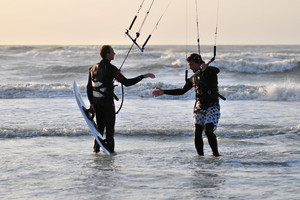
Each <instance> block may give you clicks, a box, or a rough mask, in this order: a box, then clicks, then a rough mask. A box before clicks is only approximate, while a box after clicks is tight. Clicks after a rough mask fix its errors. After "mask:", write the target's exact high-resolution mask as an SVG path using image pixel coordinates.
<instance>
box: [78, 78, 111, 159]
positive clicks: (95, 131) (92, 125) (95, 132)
mask: <svg viewBox="0 0 300 200" xmlns="http://www.w3.org/2000/svg"><path fill="white" fill-rule="evenodd" d="M73 91H74V96H75V99H76V102H77V104H78V107H79V109H80V111H81V114H82V115H83V117H84V119H85V121H86V123H87V124H88V126H89V128H90V130H91V132H92V134H93V136H94V137H95V139H96V140H97V142H98V144H100V146H101V148H102V149H103V151H104V152H105V154H106V155H111V153H110V152H109V151H108V150H107V148H106V147H105V146H104V145H103V143H102V142H101V140H104V138H103V136H102V135H101V134H100V133H99V131H98V129H97V125H96V123H95V121H94V120H93V119H89V117H88V116H87V115H86V112H85V110H87V109H88V108H87V107H86V105H85V104H84V101H83V100H82V96H81V94H80V91H79V89H78V86H77V83H76V81H74V84H73ZM99 138H100V139H101V140H100V139H99Z"/></svg>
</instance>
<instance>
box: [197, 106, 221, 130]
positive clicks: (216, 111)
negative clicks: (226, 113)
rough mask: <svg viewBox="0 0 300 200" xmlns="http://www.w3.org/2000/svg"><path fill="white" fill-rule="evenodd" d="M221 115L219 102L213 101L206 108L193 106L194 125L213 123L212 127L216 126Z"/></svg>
mask: <svg viewBox="0 0 300 200" xmlns="http://www.w3.org/2000/svg"><path fill="white" fill-rule="evenodd" d="M220 117H221V113H220V104H219V103H213V104H210V105H208V107H207V108H198V107H195V110H194V125H196V124H197V125H201V126H204V125H205V124H209V123H213V124H214V128H215V129H216V128H217V126H218V122H219V119H220Z"/></svg>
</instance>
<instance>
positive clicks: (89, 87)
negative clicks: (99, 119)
mask: <svg viewBox="0 0 300 200" xmlns="http://www.w3.org/2000/svg"><path fill="white" fill-rule="evenodd" d="M90 70H91V69H90ZM90 70H89V79H88V84H87V86H86V91H87V96H88V99H89V101H90V104H93V86H92V78H91V73H90V72H91V71H90Z"/></svg>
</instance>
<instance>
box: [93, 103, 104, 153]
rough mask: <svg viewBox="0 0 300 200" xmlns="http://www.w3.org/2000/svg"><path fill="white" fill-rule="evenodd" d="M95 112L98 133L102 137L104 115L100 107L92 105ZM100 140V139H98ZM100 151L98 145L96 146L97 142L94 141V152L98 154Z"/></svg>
mask: <svg viewBox="0 0 300 200" xmlns="http://www.w3.org/2000/svg"><path fill="white" fill-rule="evenodd" d="M94 107H95V110H96V122H97V126H98V131H99V132H100V134H101V135H102V136H103V132H104V128H105V124H104V114H103V109H102V108H101V105H99V104H95V105H94ZM99 140H100V138H99ZM99 151H100V145H99V144H98V142H97V140H96V139H94V152H96V153H98V152H99Z"/></svg>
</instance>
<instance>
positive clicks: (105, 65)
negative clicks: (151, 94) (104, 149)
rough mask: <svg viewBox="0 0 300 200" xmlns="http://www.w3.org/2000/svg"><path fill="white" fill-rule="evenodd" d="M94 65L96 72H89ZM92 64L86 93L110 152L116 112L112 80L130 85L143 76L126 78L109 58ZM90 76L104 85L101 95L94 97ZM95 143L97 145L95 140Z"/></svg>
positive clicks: (112, 149) (111, 150)
mask: <svg viewBox="0 0 300 200" xmlns="http://www.w3.org/2000/svg"><path fill="white" fill-rule="evenodd" d="M94 66H96V67H98V72H96V73H91V70H93V68H94ZM94 66H93V67H91V68H90V70H89V71H90V73H89V79H88V84H87V95H88V99H89V101H90V103H91V105H93V106H94V109H95V112H96V120H97V125H98V129H99V132H100V133H101V134H102V135H103V133H104V129H106V141H105V142H106V145H107V146H108V150H109V151H110V152H114V132H115V121H116V114H115V104H114V93H113V90H114V86H113V81H114V79H115V80H117V81H118V82H120V83H122V84H123V85H125V86H131V85H134V84H136V83H138V82H139V81H141V80H142V79H143V78H144V76H143V75H141V76H138V77H135V78H132V79H127V78H126V77H125V76H123V75H122V74H121V73H120V71H119V70H118V68H117V67H116V66H114V65H112V64H111V63H110V61H109V60H105V59H103V60H101V61H100V63H97V64H96V65H94ZM92 76H94V77H92ZM92 78H93V79H97V80H98V81H101V82H102V83H103V85H104V86H105V88H106V91H105V93H104V96H103V97H94V95H93V91H94V90H95V87H93V85H92V80H93V79H92ZM95 144H96V145H98V144H97V142H96V143H95ZM94 148H95V147H94ZM95 151H96V152H98V151H99V146H98V150H95Z"/></svg>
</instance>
